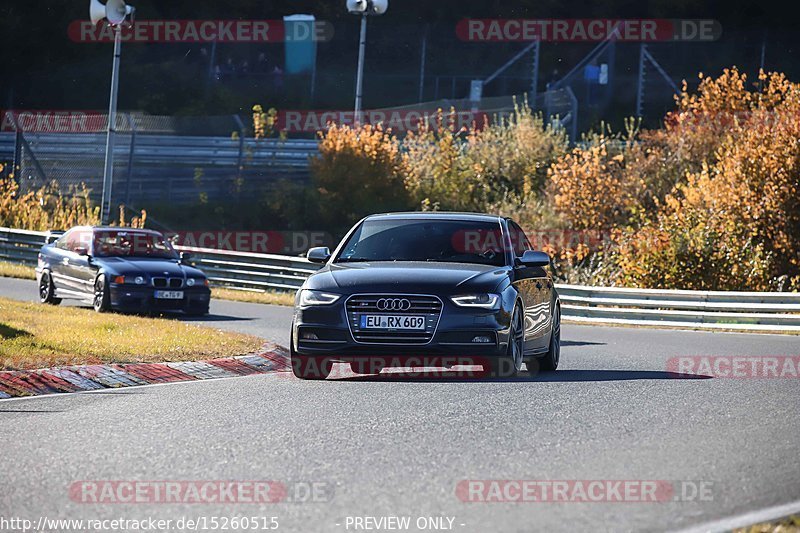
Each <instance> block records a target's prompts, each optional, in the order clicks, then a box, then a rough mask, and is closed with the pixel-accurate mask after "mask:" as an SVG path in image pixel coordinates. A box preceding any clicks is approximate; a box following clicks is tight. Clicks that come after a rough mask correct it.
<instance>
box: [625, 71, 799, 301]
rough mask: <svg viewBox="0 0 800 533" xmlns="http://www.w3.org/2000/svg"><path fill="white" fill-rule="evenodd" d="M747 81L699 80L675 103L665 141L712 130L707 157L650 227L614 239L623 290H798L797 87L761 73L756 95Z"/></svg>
mask: <svg viewBox="0 0 800 533" xmlns="http://www.w3.org/2000/svg"><path fill="white" fill-rule="evenodd" d="M745 81H746V77H745V75H744V74H739V73H738V72H737V71H735V70H732V71H726V72H725V73H724V74H723V76H721V77H720V78H717V79H716V80H710V79H704V80H703V81H702V82H701V85H700V89H699V91H698V94H697V95H691V96H690V95H687V94H685V93H684V94H683V95H681V97H680V99H679V111H678V112H677V114H676V115H674V116H673V118H674V120H675V123H676V124H678V126H676V129H669V128H668V129H667V130H666V131H667V134H668V135H678V134H679V132H681V131H686V129H687V128H690V127H691V128H695V126H694V125H696V128H695V129H697V128H700V129H703V130H704V131H706V133H709V132H711V131H714V132H716V134H717V137H716V138H714V139H709V140H708V141H707V144H708V145H709V146H712V145H713V147H714V150H713V156H712V157H711V158H710V160H709V161H704V162H703V164H702V166H701V168H700V169H699V170H697V171H695V172H687V174H686V177H685V180H683V182H681V183H678V184H677V185H676V186H675V187H674V189H673V191H672V192H670V193H669V194H668V195H667V196H666V197H665V199H664V201H663V203H661V204H660V206H659V208H658V210H657V212H656V213H655V215H654V216H653V217H652V220H651V221H648V222H646V223H645V224H644V225H643V226H642V227H640V228H629V229H625V230H622V231H619V232H618V233H617V238H616V241H617V243H618V247H617V249H616V250H615V252H616V262H617V264H618V265H619V267H620V273H619V275H620V278H619V280H620V282H621V283H622V284H626V285H636V286H646V287H677V288H686V289H730V290H776V289H777V290H787V289H795V290H796V289H798V288H800V258H798V250H800V151H799V150H798V140H799V139H800V86H799V85H797V84H792V83H790V82H788V81H787V80H786V78H785V77H784V76H783V75H780V74H770V75H764V74H762V75H761V81H762V83H763V84H764V88H763V91H762V92H761V93H756V92H748V91H745V90H744V87H745ZM698 120H701V121H704V122H705V123H704V124H698V123H697V121H698ZM675 142H677V141H675ZM697 146H699V144H697V145H695V147H697ZM704 149H706V150H707V149H709V148H708V147H706V148H704Z"/></svg>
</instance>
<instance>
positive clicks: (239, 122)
mask: <svg viewBox="0 0 800 533" xmlns="http://www.w3.org/2000/svg"><path fill="white" fill-rule="evenodd" d="M233 120H234V121H235V122H236V125H237V126H238V127H239V157H238V158H237V160H236V179H237V181H238V180H241V179H242V163H243V162H244V122H242V119H241V118H240V117H239V115H233ZM237 186H238V183H237Z"/></svg>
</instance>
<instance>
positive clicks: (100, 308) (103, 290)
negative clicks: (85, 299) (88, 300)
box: [92, 274, 111, 313]
mask: <svg viewBox="0 0 800 533" xmlns="http://www.w3.org/2000/svg"><path fill="white" fill-rule="evenodd" d="M92 307H94V310H95V311H97V312H98V313H105V312H106V311H108V310H109V309H111V293H110V292H109V290H108V284H107V283H106V277H105V275H103V274H101V275H99V276H97V279H95V280H94V298H93V299H92Z"/></svg>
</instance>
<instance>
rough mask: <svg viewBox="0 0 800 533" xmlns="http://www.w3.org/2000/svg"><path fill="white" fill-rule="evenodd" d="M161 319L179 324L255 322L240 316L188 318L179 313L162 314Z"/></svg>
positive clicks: (250, 318)
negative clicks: (176, 321) (177, 321)
mask: <svg viewBox="0 0 800 533" xmlns="http://www.w3.org/2000/svg"><path fill="white" fill-rule="evenodd" d="M156 316H160V317H161V318H170V319H173V320H180V321H181V322H249V321H251V320H255V318H252V317H242V316H228V315H203V316H189V315H182V314H180V313H163V314H161V315H156Z"/></svg>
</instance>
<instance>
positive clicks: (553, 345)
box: [539, 302, 561, 372]
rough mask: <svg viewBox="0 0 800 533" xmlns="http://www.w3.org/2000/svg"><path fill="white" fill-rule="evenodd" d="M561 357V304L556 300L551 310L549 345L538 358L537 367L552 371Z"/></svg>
mask: <svg viewBox="0 0 800 533" xmlns="http://www.w3.org/2000/svg"><path fill="white" fill-rule="evenodd" d="M560 359H561V306H560V305H559V304H558V302H556V305H555V308H554V310H553V329H552V331H551V332H550V345H549V347H548V349H547V353H546V354H545V355H544V357H542V358H541V359H540V360H539V368H540V369H541V370H542V371H544V372H554V371H555V370H556V369H557V368H558V362H559V361H560Z"/></svg>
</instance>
